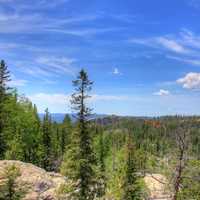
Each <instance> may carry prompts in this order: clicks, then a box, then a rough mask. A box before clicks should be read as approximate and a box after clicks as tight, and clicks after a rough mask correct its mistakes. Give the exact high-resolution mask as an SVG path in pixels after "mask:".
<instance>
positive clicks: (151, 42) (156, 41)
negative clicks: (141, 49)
mask: <svg viewBox="0 0 200 200" xmlns="http://www.w3.org/2000/svg"><path fill="white" fill-rule="evenodd" d="M129 41H130V42H131V43H136V44H141V45H146V46H149V47H153V48H162V49H165V50H169V51H171V52H175V53H180V54H186V53H189V52H190V50H189V49H187V48H186V47H184V46H183V45H182V44H181V43H180V42H178V41H176V40H174V39H170V38H168V37H167V36H160V37H154V38H132V39H130V40H129Z"/></svg>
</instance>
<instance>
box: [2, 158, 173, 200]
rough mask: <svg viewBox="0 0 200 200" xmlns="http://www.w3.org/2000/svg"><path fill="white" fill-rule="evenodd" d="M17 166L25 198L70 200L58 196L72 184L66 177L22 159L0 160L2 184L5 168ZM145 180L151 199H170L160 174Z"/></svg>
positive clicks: (30, 199) (31, 199) (18, 181)
mask: <svg viewBox="0 0 200 200" xmlns="http://www.w3.org/2000/svg"><path fill="white" fill-rule="evenodd" d="M13 165H14V166H16V167H17V168H18V169H19V171H20V175H19V176H18V177H17V179H16V185H17V186H18V187H19V188H23V189H24V190H25V197H24V198H23V200H60V199H65V200H68V199H70V198H68V197H67V196H65V197H64V198H58V196H57V193H58V190H59V188H60V186H61V185H70V184H72V183H71V182H70V180H68V179H67V178H66V177H64V176H62V175H60V174H57V173H53V172H46V171H45V170H43V169H41V168H39V167H36V166H34V165H32V164H29V163H23V162H20V161H12V160H3V161H0V185H2V184H3V183H4V181H5V178H6V177H5V173H4V172H5V170H6V169H7V168H8V167H10V166H13ZM144 181H145V183H146V185H147V187H148V189H149V191H150V197H149V200H170V195H169V192H168V191H167V190H166V188H165V186H164V184H162V182H166V179H165V177H164V176H162V175H160V174H153V175H150V174H147V175H146V177H145V178H144Z"/></svg>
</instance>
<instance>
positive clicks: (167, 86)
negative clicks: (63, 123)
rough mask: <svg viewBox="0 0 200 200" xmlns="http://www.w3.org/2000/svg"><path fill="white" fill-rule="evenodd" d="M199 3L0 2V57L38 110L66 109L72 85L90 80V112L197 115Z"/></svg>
mask: <svg viewBox="0 0 200 200" xmlns="http://www.w3.org/2000/svg"><path fill="white" fill-rule="evenodd" d="M199 19H200V0H167V1H161V0H151V1H147V0H109V1H108V0H51V1H48V0H34V1H32V0H0V59H4V60H5V61H6V63H7V65H8V67H9V70H10V72H11V76H12V81H11V82H10V83H9V84H10V85H11V86H12V87H16V88H17V90H18V92H19V93H20V94H24V95H25V96H27V97H28V98H29V99H30V100H31V101H32V102H33V103H35V104H36V105H37V107H38V110H39V112H43V111H44V109H45V108H46V107H48V108H49V110H50V112H52V113H68V112H72V110H71V107H70V104H69V100H70V95H71V94H72V93H73V91H74V88H73V86H72V80H74V79H76V76H77V74H78V72H79V71H80V69H82V68H84V69H85V70H87V72H88V75H89V78H90V79H91V80H92V81H94V85H93V90H92V92H91V96H92V97H91V99H90V101H89V104H90V106H91V107H93V108H94V110H93V112H94V113H99V114H117V115H131V116H160V115H175V114H180V115H199V114H200V106H199V105H200V23H199Z"/></svg>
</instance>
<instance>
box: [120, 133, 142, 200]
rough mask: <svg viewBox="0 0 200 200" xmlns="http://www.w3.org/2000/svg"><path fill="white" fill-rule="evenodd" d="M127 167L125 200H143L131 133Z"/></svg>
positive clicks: (127, 150) (124, 188) (128, 144)
mask: <svg viewBox="0 0 200 200" xmlns="http://www.w3.org/2000/svg"><path fill="white" fill-rule="evenodd" d="M126 148H127V149H126V153H127V155H126V167H125V178H124V185H123V190H124V194H123V198H122V199H123V200H141V199H142V198H141V188H140V186H139V183H138V179H139V177H138V175H137V168H136V162H135V149H134V145H133V138H132V136H131V132H130V131H129V135H128V141H127V147H126Z"/></svg>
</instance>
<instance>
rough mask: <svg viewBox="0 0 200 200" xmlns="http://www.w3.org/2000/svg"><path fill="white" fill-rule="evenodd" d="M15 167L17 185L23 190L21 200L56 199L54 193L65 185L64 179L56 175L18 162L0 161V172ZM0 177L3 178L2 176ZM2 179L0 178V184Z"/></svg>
mask: <svg viewBox="0 0 200 200" xmlns="http://www.w3.org/2000/svg"><path fill="white" fill-rule="evenodd" d="M12 165H15V166H16V167H17V168H19V170H20V173H21V174H20V176H19V177H18V178H17V180H16V181H17V185H18V186H19V187H21V188H24V189H25V192H26V195H25V197H24V199H23V200H54V199H57V197H56V191H57V190H58V189H59V187H60V185H61V184H65V183H67V180H66V178H65V177H63V176H61V175H60V174H56V173H49V172H46V171H45V170H43V169H41V168H39V167H36V166H34V165H32V164H29V163H23V162H20V161H7V160H4V161H0V172H3V171H4V170H5V169H6V168H7V167H9V166H12ZM0 176H3V175H2V174H1V175H0ZM3 178H4V177H0V183H1V181H3Z"/></svg>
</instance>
